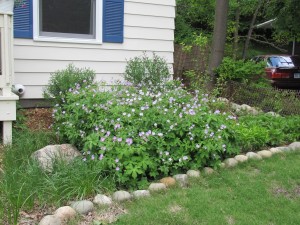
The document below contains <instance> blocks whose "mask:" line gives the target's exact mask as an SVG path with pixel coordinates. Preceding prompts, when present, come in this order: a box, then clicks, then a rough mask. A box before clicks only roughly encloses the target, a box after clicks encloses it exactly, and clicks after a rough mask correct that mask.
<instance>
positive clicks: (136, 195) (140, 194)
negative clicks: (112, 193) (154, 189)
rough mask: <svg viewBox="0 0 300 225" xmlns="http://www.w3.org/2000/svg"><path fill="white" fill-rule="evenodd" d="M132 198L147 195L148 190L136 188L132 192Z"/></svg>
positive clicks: (148, 194) (148, 193)
mask: <svg viewBox="0 0 300 225" xmlns="http://www.w3.org/2000/svg"><path fill="white" fill-rule="evenodd" d="M132 195H133V197H134V198H143V197H149V196H150V191H148V190H137V191H134V192H133V193H132Z"/></svg>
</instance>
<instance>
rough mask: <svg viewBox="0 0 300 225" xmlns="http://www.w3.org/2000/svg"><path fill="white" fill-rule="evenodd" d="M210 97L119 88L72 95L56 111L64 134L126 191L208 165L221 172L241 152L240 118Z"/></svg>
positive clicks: (85, 90)
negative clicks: (236, 143)
mask: <svg viewBox="0 0 300 225" xmlns="http://www.w3.org/2000/svg"><path fill="white" fill-rule="evenodd" d="M209 104H213V102H212V101H210V100H209V99H208V97H207V96H205V95H203V96H202V95H197V94H196V95H195V96H192V95H190V94H189V93H188V92H187V91H185V90H183V89H182V88H180V87H176V86H170V87H168V88H166V89H165V90H163V91H162V92H150V91H148V90H147V89H146V88H142V89H137V88H134V87H128V86H127V87H118V88H117V89H114V90H110V91H102V92H98V91H97V90H93V89H91V88H82V89H81V90H79V91H78V92H70V93H68V94H67V96H66V102H65V104H64V105H63V106H57V107H55V120H56V121H55V126H54V127H55V128H56V130H57V132H58V134H59V135H60V136H61V137H62V138H63V139H66V140H68V141H70V142H71V143H73V144H75V145H76V146H78V147H79V148H80V149H84V151H85V154H86V158H85V160H87V161H92V160H100V161H102V162H103V164H102V166H103V169H104V170H106V171H109V172H108V176H115V177H116V178H117V179H118V182H120V184H123V185H126V186H136V185H138V186H140V185H143V184H144V183H145V182H146V181H147V179H148V180H149V179H150V180H151V179H157V178H159V177H160V176H163V175H168V174H174V173H177V172H180V171H186V170H188V169H190V168H201V167H204V166H212V167H216V166H218V165H219V163H220V162H221V160H222V159H223V158H224V157H225V156H228V155H232V154H234V153H237V151H238V150H237V148H236V147H235V146H234V145H233V144H232V143H234V127H235V124H236V122H235V118H234V117H233V116H231V115H229V114H227V113H224V114H223V113H221V112H220V111H219V110H215V111H214V112H211V111H210V108H209Z"/></svg>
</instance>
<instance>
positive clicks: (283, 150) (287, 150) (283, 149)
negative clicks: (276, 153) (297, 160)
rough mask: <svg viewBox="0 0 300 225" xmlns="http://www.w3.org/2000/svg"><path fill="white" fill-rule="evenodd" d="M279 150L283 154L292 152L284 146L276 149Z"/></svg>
mask: <svg viewBox="0 0 300 225" xmlns="http://www.w3.org/2000/svg"><path fill="white" fill-rule="evenodd" d="M276 148H277V149H279V150H281V151H282V152H289V151H292V149H291V148H290V147H288V146H282V147H276Z"/></svg>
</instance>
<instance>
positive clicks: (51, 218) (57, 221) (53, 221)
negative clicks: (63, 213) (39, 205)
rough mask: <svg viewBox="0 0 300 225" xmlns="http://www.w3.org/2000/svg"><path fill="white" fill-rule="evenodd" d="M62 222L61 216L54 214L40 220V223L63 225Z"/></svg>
mask: <svg viewBox="0 0 300 225" xmlns="http://www.w3.org/2000/svg"><path fill="white" fill-rule="evenodd" d="M61 224H62V222H61V220H60V218H58V217H56V216H54V215H48V216H45V217H44V218H43V219H42V220H41V221H40V222H39V225H61Z"/></svg>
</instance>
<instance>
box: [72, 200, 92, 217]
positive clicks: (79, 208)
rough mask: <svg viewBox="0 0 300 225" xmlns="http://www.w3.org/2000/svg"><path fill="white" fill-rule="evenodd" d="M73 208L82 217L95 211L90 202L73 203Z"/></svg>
mask: <svg viewBox="0 0 300 225" xmlns="http://www.w3.org/2000/svg"><path fill="white" fill-rule="evenodd" d="M71 207H72V208H73V209H75V210H76V212H78V213H80V214H82V215H86V214H88V213H89V212H92V211H93V210H94V204H93V203H92V202H91V201H88V200H82V201H77V202H73V203H72V204H71Z"/></svg>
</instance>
